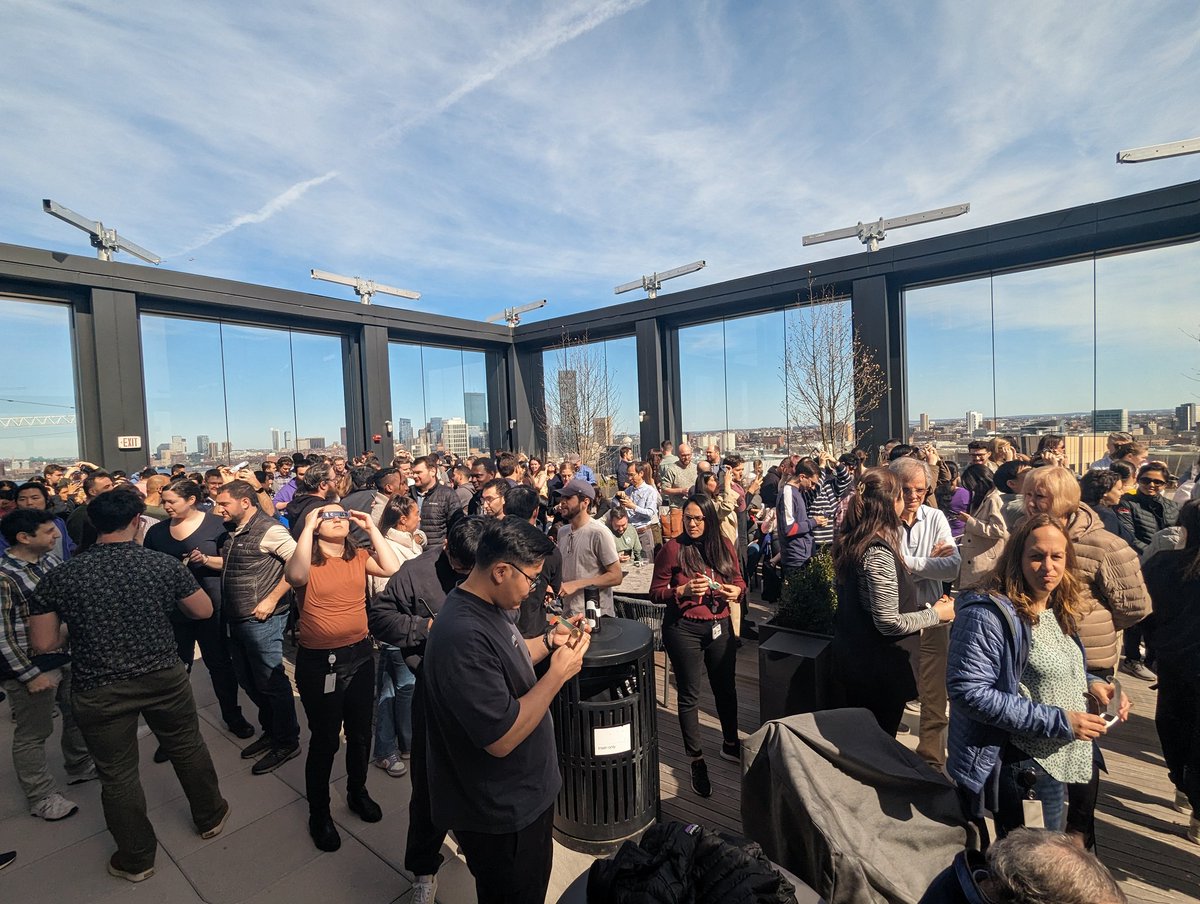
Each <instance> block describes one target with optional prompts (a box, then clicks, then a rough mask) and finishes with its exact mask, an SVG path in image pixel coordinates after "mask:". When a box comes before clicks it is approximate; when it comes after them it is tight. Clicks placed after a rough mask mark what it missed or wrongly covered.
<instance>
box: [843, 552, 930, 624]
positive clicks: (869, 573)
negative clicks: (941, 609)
mask: <svg viewBox="0 0 1200 904" xmlns="http://www.w3.org/2000/svg"><path fill="white" fill-rule="evenodd" d="M858 598H859V599H860V600H862V601H863V605H864V606H866V607H867V608H868V610H869V612H870V613H871V620H872V621H873V622H874V623H875V630H877V631H878V632H879V633H880V634H882V635H883V636H884V637H903V636H904V635H906V634H912V633H913V632H915V631H920V630H921V629H922V628H934V627H937V625H938V623H939V622H940V619H939V618H938V614H937V612H935V611H934V610H933V609H922V610H921V611H920V612H904V613H902V612H901V611H900V575H899V574H897V572H896V557H895V556H893V555H892V553H891V551H890V550H888V549H887V548H886V547H883V546H878V545H877V546H871V547H868V548H867V551H866V553H864V554H863V558H862V563H861V564H860V565H859V568H858Z"/></svg>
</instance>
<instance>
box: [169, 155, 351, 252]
mask: <svg viewBox="0 0 1200 904" xmlns="http://www.w3.org/2000/svg"><path fill="white" fill-rule="evenodd" d="M337 176H338V172H337V170H330V171H329V172H327V173H325V174H324V175H322V176H315V177H314V178H312V179H305V180H304V181H303V182H297V183H296V184H295V185H292V186H289V187H288V188H287V189H285V190H284V191H281V192H280V193H279V194H277V195H276V196H275V197H273V198H272V199H271V200H270V201H268V202H267V203H266V204H264V205H263V206H262V207H260V208H259V209H258V210H256V211H254V212H253V213H243V214H239V215H238V216H236V217H234V218H233V219H232V220H230V221H229V222H228V223H225V224H223V225H221V226H214V227H213V228H212V229H210V230H209V231H208V232H206V233H205V234H204V235H203V236H201V237H200V239H199V240H197V241H196V242H195V243H193V244H191V245H188V246H187V247H185V248H182V249H180V250H179V251H177V252H175V253H174V255H172V256H174V257H179V256H180V255H183V254H187V253H188V252H191V251H197V250H199V249H201V248H203V247H204V246H205V245H210V244H212V243H213V242H215V241H216V240H217V239H219V238H222V237H223V236H226V235H229V233H231V232H233V231H234V230H235V229H237V228H238V227H240V226H247V225H249V224H251V223H264V222H266V221H267V220H269V219H271V217H273V216H275V214H277V213H279V212H280V211H281V210H286V209H287V208H288V207H291V206H292V205H293V204H295V203H296V202H297V201H299V200H300V199H301V198H303V197H304V195H305V193H307V192H308V190H309V189H310V188H315V187H316V186H318V185H323V184H324V183H326V182H328V181H329V180H330V179H335V178H337Z"/></svg>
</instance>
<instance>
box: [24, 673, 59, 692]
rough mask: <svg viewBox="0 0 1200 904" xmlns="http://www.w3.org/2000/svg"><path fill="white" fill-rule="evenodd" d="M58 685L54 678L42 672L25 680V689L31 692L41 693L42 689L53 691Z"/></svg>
mask: <svg viewBox="0 0 1200 904" xmlns="http://www.w3.org/2000/svg"><path fill="white" fill-rule="evenodd" d="M57 686H58V682H56V681H55V680H54V679H53V678H51V677H50V676H49V675H47V674H46V673H45V672H42V673H41V674H40V675H38V676H36V677H34V678H30V679H29V680H28V681H26V682H25V690H27V691H29V693H31V694H40V693H42V691H52V690H54V688H56V687H57Z"/></svg>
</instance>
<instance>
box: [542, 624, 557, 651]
mask: <svg viewBox="0 0 1200 904" xmlns="http://www.w3.org/2000/svg"><path fill="white" fill-rule="evenodd" d="M553 630H554V626H553V625H551V626H550V627H548V628H546V630H545V631H543V632H542V644H543V645H544V646H545V647H546V652H547V653H553V652H554V646H553V645H552V644H551V643H550V632H551V631H553Z"/></svg>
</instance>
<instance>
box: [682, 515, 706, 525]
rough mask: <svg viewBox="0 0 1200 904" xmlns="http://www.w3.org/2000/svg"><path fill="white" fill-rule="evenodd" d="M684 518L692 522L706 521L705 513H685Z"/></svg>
mask: <svg viewBox="0 0 1200 904" xmlns="http://www.w3.org/2000/svg"><path fill="white" fill-rule="evenodd" d="M683 520H684V521H687V522H689V523H691V524H700V523H702V522H703V521H704V516H703V515H684V516H683Z"/></svg>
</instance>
